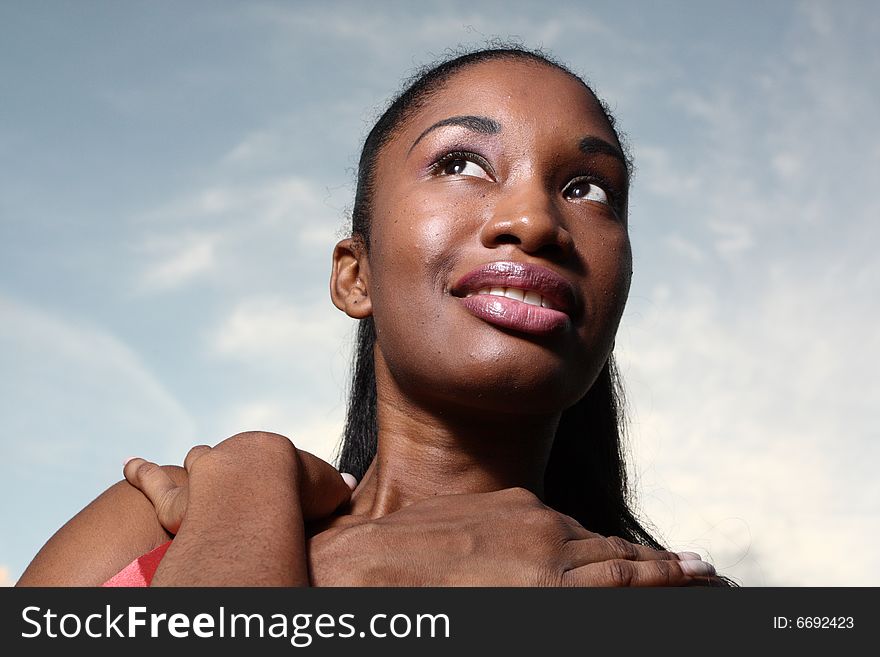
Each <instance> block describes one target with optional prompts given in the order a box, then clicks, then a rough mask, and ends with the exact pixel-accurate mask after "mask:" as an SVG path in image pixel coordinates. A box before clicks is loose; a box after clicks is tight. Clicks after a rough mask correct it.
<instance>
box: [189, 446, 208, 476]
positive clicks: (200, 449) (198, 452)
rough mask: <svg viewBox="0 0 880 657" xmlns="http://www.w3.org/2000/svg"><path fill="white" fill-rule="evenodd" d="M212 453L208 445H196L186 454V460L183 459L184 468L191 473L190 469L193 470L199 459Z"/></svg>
mask: <svg viewBox="0 0 880 657" xmlns="http://www.w3.org/2000/svg"><path fill="white" fill-rule="evenodd" d="M210 451H211V448H210V447H209V446H208V445H196V446H195V447H193V448H192V449H191V450H189V451H188V452H187V453H186V458H185V459H183V467H184V468H186V471H187V472H189V471H190V468H192V466H193V463H195V462H196V461H197V460H198V459H199V457H201V456H204V455H205V454H207V453H208V452H210Z"/></svg>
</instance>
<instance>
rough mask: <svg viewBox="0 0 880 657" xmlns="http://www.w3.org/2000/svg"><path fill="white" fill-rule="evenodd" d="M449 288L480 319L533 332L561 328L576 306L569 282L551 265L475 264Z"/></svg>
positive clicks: (548, 331) (567, 324)
mask: <svg viewBox="0 0 880 657" xmlns="http://www.w3.org/2000/svg"><path fill="white" fill-rule="evenodd" d="M451 292H452V296H454V297H457V298H459V299H460V300H461V303H462V305H463V306H464V307H465V309H466V310H468V311H469V312H470V313H471V314H472V315H474V316H476V317H478V318H479V319H482V320H484V321H486V322H488V323H490V324H494V325H496V326H500V327H502V328H506V329H512V330H515V331H520V332H524V333H530V334H534V335H545V334H550V333H555V332H557V331H561V330H564V329H565V328H567V327H568V326H570V324H571V319H572V316H573V315H574V313H575V310H576V308H577V303H576V298H577V297H576V295H575V292H574V287H573V286H572V284H571V283H569V282H568V281H567V280H566V279H565V278H563V277H562V276H560V275H559V274H557V273H556V272H553V271H551V270H550V269H547V268H545V267H540V266H538V265H531V264H527V263H522V262H491V263H488V264H486V265H483V266H481V267H478V268H477V269H474V270H473V271H471V272H469V273H468V274H465V275H464V276H463V277H462V278H461V279H460V280H459V281H458V282H457V283H456V284H455V286H454V287H453V288H452V290H451Z"/></svg>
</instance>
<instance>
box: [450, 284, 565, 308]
mask: <svg viewBox="0 0 880 657" xmlns="http://www.w3.org/2000/svg"><path fill="white" fill-rule="evenodd" d="M474 294H491V295H493V296H496V297H507V298H508V299H514V300H515V301H521V302H523V303H527V304H529V305H530V306H538V307H540V308H551V307H552V306H551V305H550V304H549V303H548V302H547V300H546V299H545V298H544V297H542V296H541V295H540V294H538V293H537V292H535V291H534V290H528V291H526V290H521V289H519V288H516V287H484V288H483V289H481V290H477V291H476V292H470V293H468V295H467V296H469V297H471V296H474Z"/></svg>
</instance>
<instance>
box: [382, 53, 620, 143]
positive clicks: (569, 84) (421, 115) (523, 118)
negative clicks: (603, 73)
mask: <svg viewBox="0 0 880 657" xmlns="http://www.w3.org/2000/svg"><path fill="white" fill-rule="evenodd" d="M468 114H470V115H477V116H487V117H489V118H493V119H495V120H497V121H498V122H499V123H501V124H502V126H504V129H505V131H508V132H509V131H511V130H516V129H522V130H528V131H530V132H532V133H537V134H541V133H546V135H547V136H550V135H555V136H562V134H571V135H579V136H585V135H593V136H597V137H602V138H604V139H605V140H606V141H609V142H611V143H617V136H616V134H615V133H614V130H613V129H612V128H611V126H610V124H609V123H608V120H607V118H606V117H605V113H604V112H603V111H602V108H601V106H600V105H599V102H598V101H597V100H596V98H595V96H593V94H592V93H590V91H589V90H588V89H587V88H586V87H585V86H584V85H583V84H581V82H580V81H579V80H577V79H576V78H574V77H573V76H571V75H569V74H568V73H566V72H564V71H561V70H559V69H557V68H555V67H552V66H548V65H546V64H542V63H540V62H533V61H530V60H519V59H498V60H490V61H485V62H480V63H478V64H473V65H470V66H467V67H465V68H464V69H462V70H460V71H457V72H455V73H453V74H452V76H451V77H449V78H448V79H447V80H446V81H445V83H444V84H443V86H442V87H440V88H439V89H437V90H435V91H434V92H433V93H431V94H430V96H429V97H428V98H427V100H426V101H424V102H423V103H422V105H421V106H420V107H419V109H418V110H417V111H416V112H414V113H413V114H412V115H411V116H410V117H409V118H408V119H407V121H406V124H405V125H404V126H402V129H401V130H400V131H398V136H400V137H402V138H403V140H404V141H405V140H406V139H407V138H410V139H412V138H414V137H415V136H417V135H418V134H420V132H421V130H423V129H424V128H425V127H426V126H429V125H432V124H433V123H434V122H436V121H438V120H442V119H444V118H446V117H449V116H455V115H468Z"/></svg>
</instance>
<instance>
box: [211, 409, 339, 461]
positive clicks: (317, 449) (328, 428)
mask: <svg viewBox="0 0 880 657" xmlns="http://www.w3.org/2000/svg"><path fill="white" fill-rule="evenodd" d="M343 422H344V417H343V411H342V409H341V408H340V407H337V408H336V409H334V410H332V411H328V413H326V414H323V415H322V414H320V413H316V412H315V411H314V410H313V411H312V412H310V413H308V414H306V413H298V412H295V411H293V409H292V405H291V404H287V403H285V402H284V401H283V400H278V399H275V400H270V399H260V400H257V401H251V402H245V403H242V404H238V405H236V406H234V407H233V408H232V409H231V410H230V412H229V413H228V414H227V415H226V417H225V419H224V423H225V424H226V426H228V427H231V428H232V431H233V433H237V432H240V431H271V432H273V433H279V434H281V435H283V436H287V437H288V438H290V440H291V441H292V442H293V444H294V445H296V446H297V448H298V449H303V450H305V451H307V452H310V453H311V454H314V455H315V456H318V457H320V458H322V459H324V460H325V461H327V462H328V463H332V462H333V457H334V456H335V454H334V450H335V449H336V446H337V443H338V442H339V437H340V436H341V435H342V426H343Z"/></svg>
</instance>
